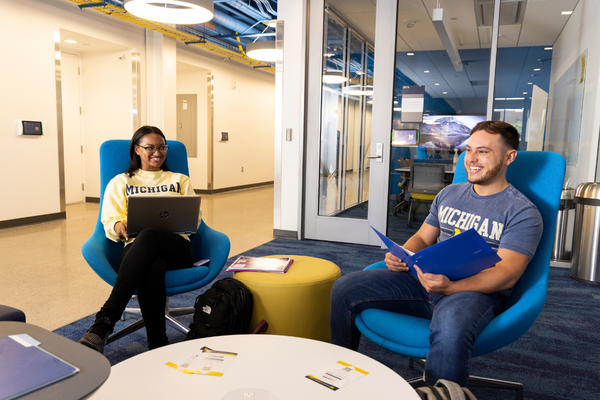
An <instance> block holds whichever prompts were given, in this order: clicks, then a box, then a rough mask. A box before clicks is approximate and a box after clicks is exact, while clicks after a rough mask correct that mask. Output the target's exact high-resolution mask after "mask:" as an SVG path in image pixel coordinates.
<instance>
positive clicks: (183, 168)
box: [81, 140, 230, 343]
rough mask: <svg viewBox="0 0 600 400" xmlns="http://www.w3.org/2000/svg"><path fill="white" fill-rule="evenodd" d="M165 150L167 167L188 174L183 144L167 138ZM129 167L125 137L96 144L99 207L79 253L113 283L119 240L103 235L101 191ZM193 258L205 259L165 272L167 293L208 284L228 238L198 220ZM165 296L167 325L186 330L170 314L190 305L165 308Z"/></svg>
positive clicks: (135, 327) (120, 334)
mask: <svg viewBox="0 0 600 400" xmlns="http://www.w3.org/2000/svg"><path fill="white" fill-rule="evenodd" d="M167 145H168V146H169V153H168V155H167V161H166V163H167V166H168V167H169V169H170V170H171V171H173V172H179V173H182V174H186V175H189V171H188V159H187V152H186V149H185V146H184V145H183V143H181V142H178V141H174V140H167ZM128 166H129V140H109V141H106V142H104V143H103V144H102V145H101V146H100V210H99V212H98V220H97V222H96V228H95V230H94V233H93V234H92V236H91V237H90V238H89V239H88V240H87V241H86V242H85V243H84V244H83V246H82V247H81V252H82V254H83V257H84V258H85V260H86V261H87V263H88V264H89V265H90V267H92V269H93V270H94V271H95V272H96V274H98V276H99V277H100V278H102V279H103V280H104V281H105V282H106V283H108V284H109V285H111V286H114V284H115V281H116V279H117V271H118V269H119V265H120V259H121V253H122V251H123V243H116V242H113V241H111V240H109V239H107V238H106V236H105V232H104V226H103V225H102V222H101V221H100V214H101V212H102V202H103V197H104V190H105V188H106V185H107V184H108V182H109V181H110V180H111V179H112V178H113V177H115V176H116V175H118V174H120V173H123V172H124V171H125V170H126V169H127V168H128ZM191 241H192V247H193V249H194V257H195V260H204V259H209V260H210V262H209V263H208V264H207V265H203V266H200V267H192V268H186V269H180V270H175V271H167V273H166V275H165V286H166V289H167V296H173V295H176V294H180V293H185V292H189V291H192V290H195V289H198V288H201V287H203V286H205V285H207V284H208V283H210V282H211V281H212V280H213V279H214V278H215V277H216V276H217V275H218V274H219V272H221V270H222V269H223V266H224V265H225V262H226V261H227V257H228V256H229V249H230V243H229V238H228V237H227V236H226V235H225V234H223V233H221V232H217V231H215V230H213V229H211V228H209V227H208V226H207V225H206V223H204V221H202V223H201V225H200V227H199V228H198V232H197V233H196V234H194V235H192V236H191ZM168 300H169V299H168V297H167V299H166V307H165V319H166V322H167V324H169V325H170V326H172V327H173V328H175V329H177V330H179V331H180V332H182V333H187V332H188V331H189V329H188V328H187V327H186V326H184V325H183V324H181V323H179V322H178V321H177V320H175V319H174V318H173V317H174V316H178V315H185V314H193V312H194V307H184V308H171V309H170V308H169V307H168ZM123 315H124V316H125V315H140V316H141V312H140V310H139V309H134V308H127V309H126V310H125V312H124V313H123ZM143 326H144V321H143V320H139V321H137V322H136V323H134V324H132V325H130V326H128V327H127V328H125V329H123V330H121V331H119V332H117V333H115V334H113V335H112V336H111V337H109V339H108V342H107V343H111V342H114V341H115V340H117V339H120V338H121V337H123V336H125V335H127V334H129V333H132V332H135V331H136V330H138V329H140V328H142V327H143Z"/></svg>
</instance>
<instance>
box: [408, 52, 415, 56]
mask: <svg viewBox="0 0 600 400" xmlns="http://www.w3.org/2000/svg"><path fill="white" fill-rule="evenodd" d="M406 55H407V56H414V55H415V53H406Z"/></svg>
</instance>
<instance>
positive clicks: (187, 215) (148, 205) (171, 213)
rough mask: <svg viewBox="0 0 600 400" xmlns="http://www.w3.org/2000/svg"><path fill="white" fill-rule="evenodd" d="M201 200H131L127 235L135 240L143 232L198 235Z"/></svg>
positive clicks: (196, 198)
mask: <svg viewBox="0 0 600 400" xmlns="http://www.w3.org/2000/svg"><path fill="white" fill-rule="evenodd" d="M199 213H200V196H143V195H138V196H129V198H128V206H127V235H129V236H130V237H134V236H136V235H137V234H139V233H140V232H141V231H142V230H143V229H147V228H154V229H160V230H163V231H167V232H171V233H186V234H192V233H196V231H197V230H198V214H199Z"/></svg>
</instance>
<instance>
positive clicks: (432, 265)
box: [371, 226, 502, 281]
mask: <svg viewBox="0 0 600 400" xmlns="http://www.w3.org/2000/svg"><path fill="white" fill-rule="evenodd" d="M371 228H372V229H373V230H374V231H375V233H377V235H378V236H379V237H380V238H381V240H382V241H383V243H384V244H385V246H386V247H387V248H388V249H389V251H390V253H392V254H393V255H395V256H396V257H398V258H400V259H401V260H402V261H404V262H405V263H406V265H408V267H409V269H410V272H411V273H413V274H414V275H417V271H416V270H415V268H414V265H417V266H418V267H419V268H420V269H421V271H423V272H425V273H432V274H440V275H445V276H447V277H448V279H450V280H451V281H457V280H459V279H464V278H468V277H470V276H473V275H475V274H478V273H479V272H481V271H483V270H484V269H487V268H490V267H493V266H494V265H496V264H497V263H498V262H500V261H502V259H501V258H500V256H498V254H496V252H495V251H494V250H493V249H492V248H491V247H490V245H489V244H488V243H487V242H486V241H485V239H483V238H482V237H481V235H479V234H478V233H477V231H476V230H475V229H474V228H471V229H469V230H468V231H464V232H462V233H460V234H458V235H456V236H453V237H451V238H449V239H446V240H444V241H442V242H439V243H436V244H434V245H433V246H429V247H428V248H426V249H423V250H421V251H419V252H418V253H415V254H413V255H408V254H407V253H406V252H405V251H404V250H403V249H402V247H401V246H399V245H397V244H396V243H394V242H393V241H392V240H391V239H390V238H388V237H387V236H385V235H384V234H383V233H381V232H379V231H378V230H377V229H375V228H373V227H372V226H371Z"/></svg>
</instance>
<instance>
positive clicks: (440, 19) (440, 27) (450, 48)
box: [431, 8, 463, 72]
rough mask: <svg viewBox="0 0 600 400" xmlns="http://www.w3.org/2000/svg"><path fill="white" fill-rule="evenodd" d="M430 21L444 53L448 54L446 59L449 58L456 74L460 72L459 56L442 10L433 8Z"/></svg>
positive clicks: (461, 67)
mask: <svg viewBox="0 0 600 400" xmlns="http://www.w3.org/2000/svg"><path fill="white" fill-rule="evenodd" d="M431 21H432V22H433V26H434V27H435V30H436V31H437V34H438V36H439V37H440V40H441V41H442V44H443V45H444V49H446V53H448V57H450V61H452V65H453V66H454V69H455V70H456V71H457V72H460V71H462V70H463V66H462V60H461V59H460V54H458V50H457V48H456V43H455V42H454V38H453V37H452V32H451V31H450V28H449V27H448V25H447V24H446V20H445V19H444V9H443V8H434V9H433V17H432V18H431Z"/></svg>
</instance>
